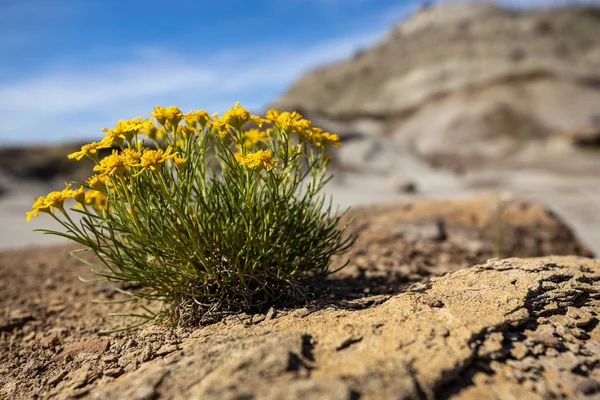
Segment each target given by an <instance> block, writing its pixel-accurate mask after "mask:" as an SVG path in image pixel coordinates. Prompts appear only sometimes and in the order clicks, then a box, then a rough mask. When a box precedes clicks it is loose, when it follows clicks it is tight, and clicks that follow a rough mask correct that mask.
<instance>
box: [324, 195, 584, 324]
mask: <svg viewBox="0 0 600 400" xmlns="http://www.w3.org/2000/svg"><path fill="white" fill-rule="evenodd" d="M500 203H501V204H502V207H501V208H500V210H499V209H498V207H497V206H498V204H500ZM345 218H346V219H345V220H344V221H347V220H348V219H350V218H354V222H353V224H352V225H351V226H350V228H349V229H350V231H351V232H356V233H359V237H358V240H357V242H356V245H355V246H353V247H352V248H351V249H350V250H349V251H348V252H347V253H346V254H343V255H341V256H339V257H335V258H334V259H333V268H337V267H339V266H341V265H343V263H345V262H346V260H348V259H350V260H351V262H350V264H349V265H348V266H347V267H346V268H345V269H343V270H341V271H339V272H338V273H336V274H334V275H333V278H336V279H339V280H340V281H341V280H344V285H346V287H347V288H348V289H349V288H351V287H352V285H356V291H357V292H358V291H359V290H360V292H361V296H362V295H363V293H364V292H363V290H364V289H365V282H367V283H368V284H367V285H366V286H368V287H369V293H371V294H385V293H389V292H392V291H394V290H398V288H399V287H400V286H401V285H406V284H407V283H408V282H414V281H418V280H420V279H422V278H423V277H425V276H436V275H441V274H444V273H447V272H451V271H456V270H458V269H461V268H466V267H469V266H471V265H474V264H478V263H482V262H485V261H486V260H488V259H490V258H492V257H497V256H498V255H499V254H502V255H503V256H504V257H539V256H544V255H550V254H556V255H569V254H574V255H582V256H591V255H592V252H591V251H590V250H589V249H588V248H587V246H586V245H585V244H583V243H582V242H580V241H579V239H578V238H577V237H576V236H575V235H574V233H573V232H572V231H571V229H570V228H569V227H568V226H567V225H566V224H565V223H564V222H563V221H562V220H561V219H560V218H559V217H558V216H557V215H556V214H554V213H552V212H549V210H548V209H547V208H546V207H544V206H542V205H541V204H537V203H533V202H530V201H524V200H520V199H511V200H506V199H505V198H503V196H501V195H473V196H468V197H464V198H458V199H455V200H419V201H408V202H403V203H396V204H389V205H371V206H365V207H353V208H352V209H351V210H350V212H349V213H348V214H347V215H346V217H345ZM350 278H352V279H350ZM542 284H543V285H549V286H548V288H550V287H555V285H557V283H556V282H544V283H542ZM328 290H330V291H334V292H335V290H336V289H335V288H328ZM357 296H358V294H357ZM548 306H549V307H550V306H554V305H548ZM581 318H582V319H581V321H587V320H589V318H587V317H586V318H584V317H581ZM574 321H575V320H574Z"/></svg>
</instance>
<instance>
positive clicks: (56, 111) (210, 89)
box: [0, 27, 387, 144]
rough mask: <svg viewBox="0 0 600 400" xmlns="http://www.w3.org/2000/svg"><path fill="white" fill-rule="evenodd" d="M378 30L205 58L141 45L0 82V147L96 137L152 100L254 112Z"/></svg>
mask: <svg viewBox="0 0 600 400" xmlns="http://www.w3.org/2000/svg"><path fill="white" fill-rule="evenodd" d="M386 28H387V27H381V28H378V29H372V30H367V31H360V32H356V33H354V34H353V35H351V36H348V35H346V36H340V37H334V38H330V39H329V40H328V41H325V42H323V43H320V44H316V45H312V46H308V47H303V48H298V47H292V46H290V47H287V48H285V47H279V48H273V47H269V48H260V49H245V50H242V49H230V50H229V51H227V52H223V53H221V54H217V55H215V56H214V57H212V58H210V59H206V58H198V57H189V56H185V55H183V54H178V53H172V52H165V51H164V49H159V48H151V47H148V48H145V49H142V50H139V51H135V52H132V54H133V56H132V59H131V60H129V61H127V62H121V63H115V62H112V63H108V64H104V65H95V66H91V67H85V66H81V65H76V66H73V65H72V64H71V65H70V66H63V67H55V68H54V69H52V70H48V71H47V72H46V73H45V74H44V75H43V76H36V77H31V78H29V79H24V80H21V81H16V82H11V83H5V84H1V83H0V119H2V121H4V122H3V124H2V126H0V144H1V143H2V142H16V141H20V142H22V141H25V140H45V141H49V140H57V139H59V138H60V139H61V140H69V139H74V138H77V137H81V136H84V137H89V136H90V135H97V134H100V129H101V128H102V127H104V126H107V125H111V124H112V123H114V122H115V121H116V120H117V119H119V118H130V117H133V116H135V115H140V114H147V113H148V112H149V111H151V109H152V107H153V106H154V105H156V104H164V105H169V104H177V105H180V106H181V108H183V109H186V108H192V107H194V108H199V107H202V108H206V109H208V110H209V111H224V110H225V109H226V107H227V105H228V104H231V103H234V102H235V101H236V100H242V101H243V104H244V105H245V106H246V107H248V108H254V109H256V108H259V107H261V106H263V105H264V103H266V102H267V101H269V100H271V99H272V98H273V97H274V96H275V95H277V94H278V92H279V91H281V90H282V89H284V88H285V86H286V85H288V84H289V83H291V82H292V81H293V79H295V78H296V77H297V76H298V75H299V74H301V73H302V72H303V71H304V70H306V69H308V68H311V67H314V66H317V65H320V64H322V63H325V62H330V61H334V60H338V59H340V58H344V57H347V56H350V55H352V54H353V52H354V51H356V50H357V49H358V48H360V47H364V46H366V45H369V44H371V43H373V42H374V41H376V40H377V39H378V38H379V37H380V35H381V34H383V33H384V32H385V30H386ZM158 54H160V55H162V57H157V56H156V55H158ZM160 60H172V61H170V62H165V61H160ZM63 65H69V63H63Z"/></svg>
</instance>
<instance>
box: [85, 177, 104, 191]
mask: <svg viewBox="0 0 600 400" xmlns="http://www.w3.org/2000/svg"><path fill="white" fill-rule="evenodd" d="M107 181H108V176H105V175H92V177H91V178H90V179H88V180H87V184H88V185H89V186H90V187H91V188H92V189H96V190H98V189H100V188H105V187H106V182H107Z"/></svg>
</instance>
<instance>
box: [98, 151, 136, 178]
mask: <svg viewBox="0 0 600 400" xmlns="http://www.w3.org/2000/svg"><path fill="white" fill-rule="evenodd" d="M128 166H129V164H128V162H127V159H126V158H125V156H124V155H123V154H120V153H119V152H118V151H117V150H113V152H112V154H111V155H110V156H106V157H104V158H103V159H102V160H100V164H98V165H96V166H94V172H98V173H100V176H107V175H112V174H114V173H116V174H122V173H123V172H124V171H125V170H126V168H127V167H128Z"/></svg>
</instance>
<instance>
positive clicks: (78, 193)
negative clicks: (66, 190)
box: [72, 186, 85, 204]
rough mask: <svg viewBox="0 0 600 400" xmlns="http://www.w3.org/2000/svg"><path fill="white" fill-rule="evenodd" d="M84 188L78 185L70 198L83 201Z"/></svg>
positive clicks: (81, 202)
mask: <svg viewBox="0 0 600 400" xmlns="http://www.w3.org/2000/svg"><path fill="white" fill-rule="evenodd" d="M84 189H85V188H84V187H83V186H79V188H78V189H77V190H73V191H72V192H73V194H72V198H73V200H75V201H76V202H77V203H79V204H84V203H85V190H84Z"/></svg>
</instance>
